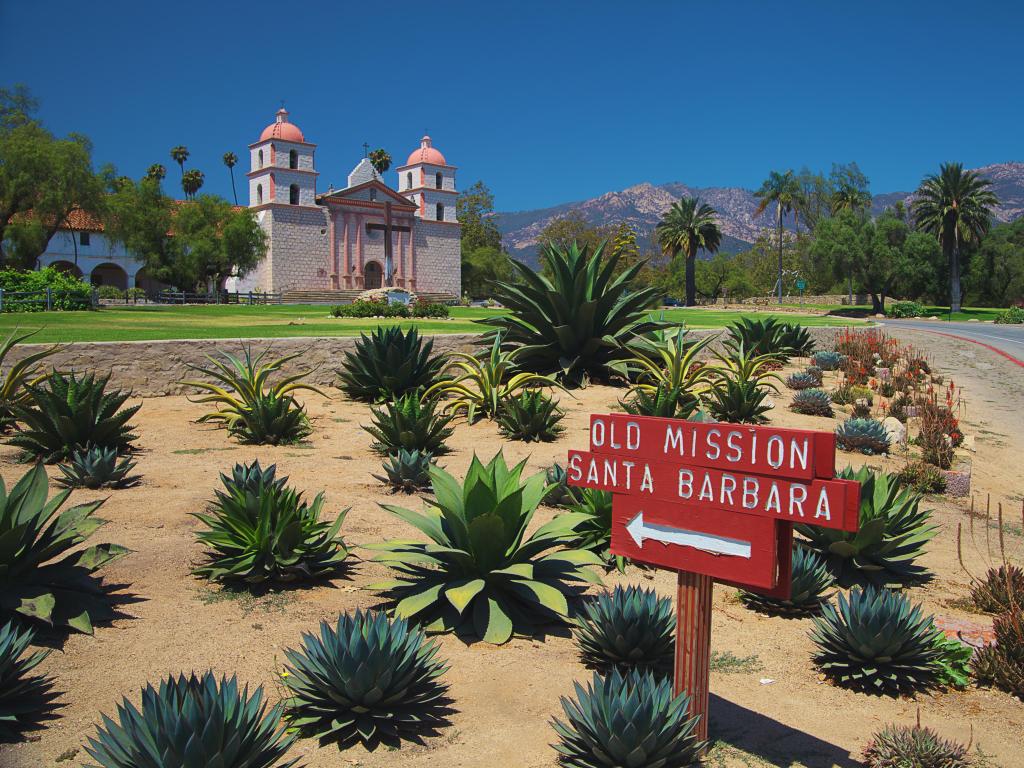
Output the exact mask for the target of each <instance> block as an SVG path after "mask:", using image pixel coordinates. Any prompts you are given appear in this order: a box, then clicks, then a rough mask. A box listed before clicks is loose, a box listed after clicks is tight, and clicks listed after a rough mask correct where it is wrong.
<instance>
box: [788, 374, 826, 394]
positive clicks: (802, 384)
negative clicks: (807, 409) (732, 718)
mask: <svg viewBox="0 0 1024 768" xmlns="http://www.w3.org/2000/svg"><path fill="white" fill-rule="evenodd" d="M819 384H821V379H817V378H815V377H814V376H813V375H811V374H809V373H807V372H806V371H797V372H796V373H791V374H790V375H789V376H787V377H786V386H787V387H789V388H790V389H797V390H800V389H810V388H811V387H816V386H818V385H819Z"/></svg>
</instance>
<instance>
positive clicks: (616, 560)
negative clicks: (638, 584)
mask: <svg viewBox="0 0 1024 768" xmlns="http://www.w3.org/2000/svg"><path fill="white" fill-rule="evenodd" d="M574 490H575V496H576V501H574V502H573V503H571V504H569V511H571V512H573V513H575V514H577V515H579V517H580V522H579V524H578V525H577V526H576V538H575V544H576V546H577V547H579V548H580V549H585V550H588V551H590V552H593V553H594V554H596V555H598V556H599V557H600V558H601V560H602V562H604V564H605V565H606V566H609V567H612V566H614V567H615V568H618V570H619V572H620V573H625V571H626V564H627V563H628V562H629V561H628V560H627V559H626V558H624V557H622V556H621V555H613V554H612V552H611V543H612V494H611V493H610V492H609V491H599V490H596V489H594V488H576V489H574Z"/></svg>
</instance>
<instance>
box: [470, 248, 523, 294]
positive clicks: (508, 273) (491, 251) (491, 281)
mask: <svg viewBox="0 0 1024 768" xmlns="http://www.w3.org/2000/svg"><path fill="white" fill-rule="evenodd" d="M511 278H512V264H511V263H510V261H509V258H508V254H507V253H505V252H504V251H502V250H501V249H500V248H495V247H494V246H493V245H482V246H479V247H478V248H473V249H471V250H470V249H467V248H465V247H463V250H462V292H463V293H464V294H466V295H468V296H469V297H470V298H472V299H483V298H487V297H489V296H490V295H491V291H492V290H493V288H494V285H495V283H496V282H497V281H499V280H501V281H503V282H509V281H510V280H511Z"/></svg>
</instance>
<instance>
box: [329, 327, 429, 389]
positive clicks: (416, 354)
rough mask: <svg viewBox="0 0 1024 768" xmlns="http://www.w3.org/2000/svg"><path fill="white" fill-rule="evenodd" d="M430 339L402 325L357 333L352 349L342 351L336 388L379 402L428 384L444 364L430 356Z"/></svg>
mask: <svg viewBox="0 0 1024 768" xmlns="http://www.w3.org/2000/svg"><path fill="white" fill-rule="evenodd" d="M433 350H434V341H433V339H424V338H421V337H420V335H419V331H417V330H416V329H415V328H410V329H409V330H408V331H404V330H402V328H401V326H397V325H391V326H378V327H377V328H376V329H375V330H374V331H373V333H372V334H370V335H369V336H367V335H366V334H360V335H359V340H358V341H357V342H356V344H355V349H353V350H352V351H351V352H345V367H344V368H342V369H341V370H339V371H337V374H338V378H339V379H340V383H339V384H338V386H339V387H341V389H342V390H343V391H344V392H345V394H347V395H348V396H349V397H351V398H352V399H354V400H362V401H365V402H371V403H375V402H381V401H384V400H393V399H395V398H397V397H401V396H402V395H405V394H407V393H409V392H415V391H417V390H419V389H422V388H426V387H429V386H430V385H431V384H433V383H434V381H435V380H436V379H437V378H438V376H439V375H440V373H441V369H442V368H443V367H444V365H445V359H444V357H442V356H440V355H432V354H431V353H432V352H433Z"/></svg>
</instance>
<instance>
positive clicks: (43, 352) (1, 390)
mask: <svg viewBox="0 0 1024 768" xmlns="http://www.w3.org/2000/svg"><path fill="white" fill-rule="evenodd" d="M36 333H38V331H31V332H30V333H22V334H19V333H18V329H17V328H15V329H14V330H13V331H11V332H10V333H9V334H8V335H7V338H6V339H4V341H3V343H2V344H0V370H3V369H6V370H5V371H4V373H3V375H2V378H0V433H3V432H6V431H7V430H8V429H10V428H11V426H12V424H13V423H14V413H13V411H12V406H14V405H18V404H23V403H24V402H25V399H26V397H27V396H28V391H27V389H26V388H27V386H28V385H33V386H36V385H39V384H41V383H42V382H43V381H44V380H45V379H46V374H45V373H42V372H41V371H42V366H41V365H40V363H41V362H42V361H43V360H45V359H46V358H48V357H50V356H51V355H53V354H55V353H56V352H57V350H58V349H60V347H59V346H57V345H54V346H52V347H46V348H44V349H40V350H38V351H36V352H30V353H29V354H27V355H25V356H24V357H22V358H21V359H20V360H18V361H17V362H16V363H13V364H11V365H10V366H9V367H8V366H7V365H6V363H7V355H8V354H9V353H10V351H11V350H12V349H14V347H16V346H17V345H18V344H21V343H22V342H23V341H25V340H26V339H29V338H31V337H32V336H34V335H35V334H36Z"/></svg>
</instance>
